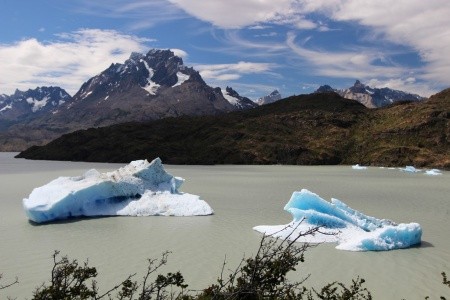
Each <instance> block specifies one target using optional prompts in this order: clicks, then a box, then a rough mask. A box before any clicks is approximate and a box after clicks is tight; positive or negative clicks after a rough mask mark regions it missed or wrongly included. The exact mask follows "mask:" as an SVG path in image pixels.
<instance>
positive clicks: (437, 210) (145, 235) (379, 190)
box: [0, 153, 450, 299]
mask: <svg viewBox="0 0 450 300" xmlns="http://www.w3.org/2000/svg"><path fill="white" fill-rule="evenodd" d="M12 157H13V155H12V154H11V153H0V273H3V274H4V277H5V279H8V278H10V279H13V278H14V277H15V276H18V277H19V281H20V284H19V285H16V286H14V287H12V288H10V289H8V290H6V291H2V292H1V293H0V298H4V296H5V295H11V296H18V297H19V298H18V299H23V298H25V297H30V296H31V292H32V290H33V289H34V287H36V286H37V285H39V284H41V283H42V282H43V281H45V280H48V279H49V275H50V268H51V265H52V263H51V262H52V261H51V255H52V254H53V251H54V250H56V249H57V250H60V251H61V253H63V254H68V255H69V256H70V257H71V258H77V259H78V260H81V261H83V260H85V259H86V258H89V262H90V264H91V265H93V266H96V267H97V269H98V271H99V274H100V275H99V282H100V286H104V287H105V288H106V287H107V286H108V287H109V286H112V285H113V284H115V283H117V282H119V281H120V280H122V279H124V278H125V277H126V276H127V275H128V274H130V273H134V272H138V276H141V274H142V275H143V273H144V272H145V268H146V261H147V258H157V257H159V255H160V254H161V253H162V252H163V251H165V250H170V251H172V254H171V255H170V257H169V264H168V267H167V270H168V271H169V270H170V271H177V270H180V271H182V273H183V275H184V276H185V278H186V281H187V283H188V284H189V287H190V288H192V289H200V288H202V287H205V286H206V285H207V284H209V283H212V282H213V281H214V280H215V279H216V278H217V276H218V275H219V273H220V269H221V265H222V262H223V260H224V258H225V255H226V259H227V261H228V262H229V266H230V268H234V267H235V266H236V264H237V263H238V262H239V260H240V259H241V258H242V256H243V255H244V254H246V255H251V254H252V253H254V252H255V251H256V249H257V246H258V242H259V239H260V235H259V234H258V233H257V232H255V231H253V230H252V227H254V226H256V225H270V224H283V223H288V222H290V221H291V216H290V215H289V214H288V213H286V212H284V211H283V206H284V205H285V203H286V202H287V201H288V200H289V198H290V196H291V194H292V192H293V191H294V190H300V189H301V188H307V189H309V190H311V191H313V192H315V193H317V194H319V195H320V196H322V197H323V198H325V199H327V200H329V199H330V198H331V197H334V198H338V199H340V200H343V201H344V202H346V203H347V204H348V205H350V206H351V207H353V208H355V209H357V210H359V211H362V212H364V213H366V214H368V215H371V216H374V217H377V218H388V219H392V220H395V221H397V222H418V223H420V224H421V225H422V228H423V236H422V239H423V241H424V242H423V243H422V246H421V247H414V248H411V249H407V250H398V251H390V252H361V253H358V252H357V253H355V252H346V251H339V250H336V249H334V245H330V244H324V245H319V246H318V247H315V248H313V249H311V250H310V251H309V252H307V253H306V262H305V263H304V264H302V265H301V266H300V267H299V268H298V272H297V273H296V274H295V275H293V276H294V277H297V278H303V277H304V276H305V275H307V274H311V276H310V278H309V279H308V281H307V284H309V285H311V286H316V287H319V286H321V285H324V284H325V283H328V282H331V281H334V280H340V281H343V282H345V283H349V282H350V280H351V278H354V277H356V276H357V275H360V276H361V277H363V278H364V279H366V282H367V287H368V288H369V289H370V290H371V291H372V292H373V295H374V296H375V298H376V299H401V298H406V299H418V298H419V299H422V298H423V297H424V296H426V295H430V296H434V297H435V298H438V297H437V296H438V295H440V294H444V293H448V292H447V291H446V289H444V286H443V285H442V284H441V277H440V272H441V271H447V273H450V263H449V262H450V236H449V231H448V228H450V197H449V195H450V184H449V182H450V180H449V179H450V174H449V173H448V172H444V174H443V175H442V176H432V177H430V176H426V175H423V174H408V173H404V172H399V171H398V170H388V169H378V168H369V169H368V170H365V171H356V170H352V168H351V167H350V166H348V167H345V166H318V167H310V166H167V167H166V168H167V170H168V171H169V172H171V173H172V174H174V175H176V176H181V177H184V178H185V179H186V182H185V184H184V185H183V187H182V189H183V191H185V192H188V193H192V194H197V195H200V196H201V198H202V199H204V200H206V201H207V202H208V203H209V204H210V205H211V206H212V207H213V209H214V211H215V215H213V216H205V217H110V218H86V219H83V220H76V221H75V220H71V221H68V222H59V223H52V224H48V225H44V226H33V225H32V224H30V223H29V222H28V220H27V219H26V217H25V214H24V212H23V209H22V203H21V201H22V198H24V197H27V196H28V195H29V194H30V193H31V190H32V189H33V188H34V187H37V186H40V185H43V184H45V183H47V182H49V181H50V180H52V179H55V178H56V177H58V176H78V175H80V174H82V173H84V172H85V171H86V170H88V169H91V168H96V169H98V170H99V171H101V172H104V171H110V170H113V169H117V167H118V166H121V165H117V164H92V163H72V162H47V161H27V160H23V159H13V158H12ZM138 278H139V277H138ZM138 278H137V279H138Z"/></svg>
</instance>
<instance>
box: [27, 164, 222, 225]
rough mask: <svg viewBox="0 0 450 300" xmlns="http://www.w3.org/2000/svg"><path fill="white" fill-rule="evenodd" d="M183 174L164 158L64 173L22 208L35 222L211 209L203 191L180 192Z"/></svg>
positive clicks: (200, 212)
mask: <svg viewBox="0 0 450 300" xmlns="http://www.w3.org/2000/svg"><path fill="white" fill-rule="evenodd" d="M183 182H184V179H182V178H180V177H174V176H172V175H170V174H169V173H167V172H166V171H165V170H164V167H163V164H162V162H161V160H160V159H159V158H156V159H154V160H153V161H152V162H150V163H149V162H148V161H147V160H136V161H132V162H131V163H130V164H128V165H126V166H124V167H122V168H120V169H118V170H115V171H112V172H107V173H100V172H98V171H97V170H95V169H92V170H89V171H87V172H86V173H85V174H84V175H82V176H77V177H59V178H57V179H55V180H53V181H51V182H49V183H48V184H46V185H44V186H41V187H38V188H35V189H34V190H33V191H32V192H31V194H30V195H29V197H28V198H26V199H23V207H24V210H25V213H26V215H27V216H28V218H29V219H30V220H31V221H33V222H36V223H44V222H50V221H54V220H63V219H67V218H72V217H82V216H86V217H92V216H154V215H157V216H194V215H195V216H197V215H211V214H213V213H214V211H213V210H212V208H211V207H210V206H209V205H208V204H207V203H206V202H205V201H204V200H201V199H200V198H199V196H196V195H192V194H187V193H181V192H179V191H178V189H179V188H180V186H181V184H182V183H183Z"/></svg>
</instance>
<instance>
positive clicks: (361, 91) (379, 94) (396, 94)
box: [315, 80, 425, 108]
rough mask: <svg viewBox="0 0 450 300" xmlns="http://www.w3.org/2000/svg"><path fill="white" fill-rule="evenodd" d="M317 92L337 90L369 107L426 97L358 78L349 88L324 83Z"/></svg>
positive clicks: (342, 94)
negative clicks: (369, 84)
mask: <svg viewBox="0 0 450 300" xmlns="http://www.w3.org/2000/svg"><path fill="white" fill-rule="evenodd" d="M315 92H316V93H323V92H335V93H338V94H339V95H341V96H342V97H344V98H347V99H352V100H356V101H358V102H360V103H362V104H364V105H365V106H366V107H368V108H376V107H383V106H386V105H390V104H393V103H395V102H398V101H421V100H423V99H425V98H423V97H421V96H419V95H416V94H410V93H407V92H403V91H399V90H393V89H390V88H371V87H370V86H368V85H365V84H363V83H361V82H360V81H359V80H356V82H355V84H354V85H353V86H352V87H350V88H348V89H342V90H337V89H333V88H332V87H331V86H329V85H323V86H321V87H319V88H318V89H317V90H316V91H315Z"/></svg>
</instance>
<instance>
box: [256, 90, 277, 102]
mask: <svg viewBox="0 0 450 300" xmlns="http://www.w3.org/2000/svg"><path fill="white" fill-rule="evenodd" d="M278 100H281V94H280V92H278V90H274V91H273V92H272V93H270V94H269V95H267V96H264V97H261V98H259V99H258V100H256V103H258V104H259V105H264V104H269V103H273V102H276V101H278Z"/></svg>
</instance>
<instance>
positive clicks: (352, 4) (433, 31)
mask: <svg viewBox="0 0 450 300" xmlns="http://www.w3.org/2000/svg"><path fill="white" fill-rule="evenodd" d="M302 2H303V3H302V9H303V10H304V11H305V12H320V13H323V14H326V15H328V16H329V17H330V18H332V19H334V20H337V21H344V22H347V21H353V22H354V21H356V22H358V23H360V24H361V25H364V26H367V27H368V28H371V29H372V30H373V31H374V32H375V33H376V34H377V38H379V39H387V40H389V41H391V42H393V43H396V44H401V45H407V46H410V47H412V48H413V49H415V50H416V51H417V52H418V53H419V55H420V56H421V58H422V60H423V62H425V63H426V66H425V67H424V68H423V75H421V78H422V79H425V80H429V81H434V82H438V83H440V84H446V85H449V84H450V55H449V53H450V18H449V17H448V16H450V2H449V1H448V0H429V1H422V0H397V1H390V0H379V1H369V0H303V1H302Z"/></svg>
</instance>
